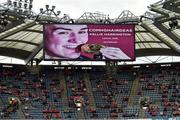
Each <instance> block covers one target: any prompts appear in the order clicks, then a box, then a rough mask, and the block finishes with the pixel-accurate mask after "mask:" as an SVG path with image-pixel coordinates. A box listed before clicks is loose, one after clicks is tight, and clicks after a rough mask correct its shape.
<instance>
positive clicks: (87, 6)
mask: <svg viewBox="0 0 180 120" xmlns="http://www.w3.org/2000/svg"><path fill="white" fill-rule="evenodd" d="M1 1H2V2H6V1H7V0H0V3H2V2H1ZM12 1H14V0H12ZM23 1H24V0H23ZM158 1H160V0H33V11H34V12H35V13H39V9H40V8H45V5H46V4H48V5H50V6H53V5H55V6H56V9H55V11H58V10H60V11H61V13H62V14H61V15H62V16H63V14H68V15H70V17H71V18H73V19H78V18H79V17H81V15H83V13H84V12H101V13H104V14H109V17H110V18H112V19H113V18H117V17H118V16H119V15H120V14H121V12H122V11H123V10H130V11H131V12H132V13H133V14H134V15H136V16H140V15H143V14H144V13H145V11H147V10H148V8H147V6H149V5H151V4H153V3H156V2H158Z"/></svg>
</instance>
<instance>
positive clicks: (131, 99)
mask: <svg viewBox="0 0 180 120" xmlns="http://www.w3.org/2000/svg"><path fill="white" fill-rule="evenodd" d="M138 84H139V80H138V78H136V79H135V80H134V81H133V83H132V87H131V92H130V95H129V100H128V106H129V107H133V105H134V103H135V102H136V101H135V99H136V95H137V90H138Z"/></svg>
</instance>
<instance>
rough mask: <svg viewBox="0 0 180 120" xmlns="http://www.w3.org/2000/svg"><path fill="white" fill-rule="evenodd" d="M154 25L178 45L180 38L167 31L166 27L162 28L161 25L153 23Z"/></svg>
mask: <svg viewBox="0 0 180 120" xmlns="http://www.w3.org/2000/svg"><path fill="white" fill-rule="evenodd" d="M154 25H155V26H156V27H157V28H159V29H160V30H161V31H162V32H163V33H165V34H166V35H167V36H168V37H170V38H171V39H173V40H174V41H175V42H176V43H178V44H179V45H180V41H179V40H180V38H178V37H177V36H175V35H174V34H173V33H172V32H171V31H170V30H168V29H167V28H166V27H164V26H163V25H162V24H161V23H156V22H155V23H154Z"/></svg>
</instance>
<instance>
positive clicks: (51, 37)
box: [45, 24, 88, 59]
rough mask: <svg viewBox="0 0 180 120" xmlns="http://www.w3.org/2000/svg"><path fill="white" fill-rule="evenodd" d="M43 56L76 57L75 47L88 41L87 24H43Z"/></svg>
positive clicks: (49, 57) (77, 54)
mask: <svg viewBox="0 0 180 120" xmlns="http://www.w3.org/2000/svg"><path fill="white" fill-rule="evenodd" d="M45 39H46V40H45V58H46V59H77V58H78V57H79V56H80V52H77V51H76V47H77V46H78V45H80V44H84V43H86V42H87V41H88V28H87V25H63V24H62V25H61V24H49V25H46V26H45Z"/></svg>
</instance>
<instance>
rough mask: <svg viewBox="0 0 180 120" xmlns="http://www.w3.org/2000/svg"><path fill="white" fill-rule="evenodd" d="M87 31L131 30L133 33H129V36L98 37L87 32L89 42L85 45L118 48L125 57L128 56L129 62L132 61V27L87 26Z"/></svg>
mask: <svg viewBox="0 0 180 120" xmlns="http://www.w3.org/2000/svg"><path fill="white" fill-rule="evenodd" d="M88 29H132V30H133V32H129V34H131V35H129V36H98V35H97V36H93V35H90V34H91V33H92V32H90V31H89V40H88V42H87V43H90V44H101V45H104V46H108V47H117V48H120V49H121V50H122V51H123V52H124V53H125V54H126V55H128V56H129V57H130V58H131V60H133V59H134V49H135V48H134V42H135V41H134V39H135V37H134V25H88ZM94 33H95V32H94ZM96 33H97V32H96ZM101 33H102V32H101ZM103 33H104V32H103ZM106 33H112V32H106ZM116 33H118V34H119V33H122V32H116ZM123 33H127V32H123ZM106 38H108V39H106ZM111 38H115V39H111Z"/></svg>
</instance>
